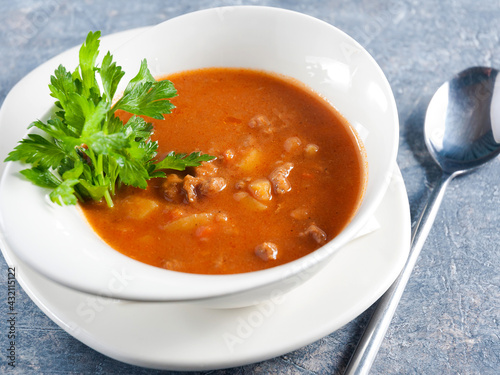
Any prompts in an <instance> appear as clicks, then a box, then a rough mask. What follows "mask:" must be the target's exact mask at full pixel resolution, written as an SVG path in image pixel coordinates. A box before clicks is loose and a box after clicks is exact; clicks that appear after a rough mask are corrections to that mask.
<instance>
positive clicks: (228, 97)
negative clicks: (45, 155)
mask: <svg viewBox="0 0 500 375" xmlns="http://www.w3.org/2000/svg"><path fill="white" fill-rule="evenodd" d="M166 78H167V79H169V80H171V81H172V82H173V83H174V85H175V87H176V88H177V90H178V96H177V97H175V98H174V99H173V100H172V102H173V103H174V104H175V106H176V108H175V109H174V111H173V112H172V113H171V114H169V115H167V116H166V119H165V120H152V122H153V124H154V129H155V132H154V136H153V139H154V140H158V142H159V150H160V153H159V156H160V157H161V156H163V155H165V154H166V153H167V152H169V151H172V150H174V151H176V152H186V153H189V152H191V151H195V150H197V151H201V152H203V153H208V154H211V155H214V156H217V159H216V160H214V161H212V162H210V163H206V164H205V165H204V166H203V167H198V168H192V169H190V170H188V171H186V172H181V173H179V172H172V173H175V175H176V176H174V175H172V176H170V177H169V178H168V179H154V180H151V181H150V182H149V184H148V188H147V189H146V190H141V189H136V188H131V187H126V188H123V189H121V190H120V191H119V193H118V194H117V196H115V197H114V203H115V207H114V208H112V209H109V208H107V206H106V205H105V203H103V202H98V203H96V202H88V203H85V204H82V205H81V206H82V209H83V212H84V214H85V216H86V218H87V219H88V222H89V223H90V225H91V226H92V227H93V229H94V230H95V231H96V232H97V234H98V235H99V236H100V237H101V238H102V239H103V240H104V241H105V242H107V243H108V244H109V245H110V246H111V247H113V248H114V249H116V250H118V251H119V252H121V253H123V254H125V255H127V256H129V257H131V258H133V259H136V260H138V261H141V262H144V263H147V264H150V265H153V266H157V267H163V268H167V269H172V270H177V271H182V272H190V273H200V274H230V273H241V272H249V271H255V270H261V269H265V268H269V267H273V266H276V265H280V264H283V263H286V262H290V261H292V260H295V259H297V258H299V257H302V256H304V255H306V254H308V253H311V252H312V251H314V250H316V249H318V248H319V247H320V246H322V245H323V244H324V243H325V242H327V241H329V240H330V239H332V238H333V237H335V236H336V235H337V234H338V233H339V232H340V231H341V230H342V229H343V228H344V227H345V226H346V225H347V223H348V222H349V221H350V220H351V218H352V217H353V215H354V213H355V211H356V209H357V208H358V206H359V204H360V201H361V198H362V195H363V192H364V188H365V184H366V172H365V170H366V168H365V164H366V161H365V157H364V151H363V148H362V145H361V143H360V141H359V140H358V139H357V136H356V134H355V132H354V131H353V130H352V129H351V127H350V126H349V124H348V123H347V122H346V121H345V120H344V119H343V118H342V116H340V115H339V114H338V113H337V111H336V110H335V109H334V108H333V107H332V106H331V105H330V104H329V103H327V102H326V101H325V100H324V99H322V98H321V97H319V96H318V95H317V94H315V93H313V92H312V91H311V90H309V89H308V88H306V87H304V86H303V85H302V84H300V83H297V82H295V81H292V80H290V79H285V78H283V77H279V76H277V75H272V74H268V73H264V72H260V71H252V70H247V69H227V68H210V69H201V70H195V71H188V72H182V73H178V74H174V75H171V76H168V77H166ZM120 116H123V118H126V117H127V116H128V115H127V114H121V115H120ZM149 120H151V119H149ZM289 163H291V164H289ZM290 165H293V168H292V169H291V170H289V173H288V176H285V175H286V170H287V169H289V167H290ZM280 166H281V168H283V166H285V168H284V169H282V170H281V171H282V172H284V173H278V174H276V168H279V167H280ZM273 171H274V172H273ZM273 173H274V174H273ZM186 175H189V176H188V177H186ZM276 176H278V180H276V179H274V180H272V178H273V177H276ZM284 176H285V177H284ZM193 178H194V180H193ZM214 178H215V179H216V180H214ZM187 179H189V181H188V182H186V181H187ZM271 180H272V181H271ZM167 181H168V182H167ZM179 181H180V182H179ZM193 181H196V183H197V184H196V183H194V182H193ZM200 181H205V182H201V183H200ZM207 181H211V182H212V183H207ZM214 181H216V182H217V183H214ZM255 181H257V183H256V182H255ZM266 181H267V182H266ZM273 182H274V183H275V184H276V186H275V185H274V184H273ZM280 183H284V184H285V185H280ZM287 183H288V184H289V185H288V188H289V191H285V190H287V185H286V184H287ZM206 185H208V188H207V186H206ZM222 185H225V186H224V187H223V188H222V189H221V187H222ZM270 185H271V188H270V189H269V186H270ZM278 190H279V191H278ZM311 228H312V229H311Z"/></svg>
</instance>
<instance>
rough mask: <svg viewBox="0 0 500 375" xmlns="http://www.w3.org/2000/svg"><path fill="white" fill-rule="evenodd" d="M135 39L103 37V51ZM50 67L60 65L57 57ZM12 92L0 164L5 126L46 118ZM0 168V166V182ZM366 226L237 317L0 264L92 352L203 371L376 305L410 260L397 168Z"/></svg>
mask: <svg viewBox="0 0 500 375" xmlns="http://www.w3.org/2000/svg"><path fill="white" fill-rule="evenodd" d="M137 32H139V30H131V31H128V32H123V33H119V34H113V35H110V36H108V37H105V38H103V39H102V49H108V48H109V47H108V46H109V45H112V44H114V45H116V43H120V42H121V41H124V40H127V39H128V38H129V37H130V36H131V35H133V34H135V33H137ZM59 62H62V63H64V60H62V61H61V58H60V57H58V61H57V63H59ZM55 63H56V61H52V60H51V61H49V62H48V63H46V64H44V65H43V66H42V68H41V69H40V68H39V69H37V70H36V71H34V72H33V73H31V74H29V75H28V76H26V77H25V78H24V79H23V81H22V82H21V83H22V86H23V87H26V86H25V85H30V84H35V83H36V82H40V80H41V79H45V78H46V77H48V76H49V74H50V73H51V71H52V69H53V68H54V66H55ZM19 87H20V85H17V86H16V87H14V89H13V90H12V91H11V92H10V94H9V95H8V96H7V98H6V99H5V102H4V104H3V107H2V110H1V112H0V125H2V126H1V127H0V133H1V134H2V137H0V158H1V159H2V160H3V159H4V158H5V155H6V153H7V152H8V151H9V150H11V149H12V147H13V146H14V145H15V143H16V142H17V140H18V139H19V137H20V136H22V135H23V133H24V131H25V129H12V128H8V127H6V125H5V124H8V122H7V121H8V120H9V119H14V118H15V119H16V120H17V121H18V122H19V121H21V122H22V121H24V120H25V123H29V121H32V120H33V114H36V113H40V109H43V108H47V103H44V102H43V100H42V101H39V102H37V101H35V100H32V99H31V98H29V97H27V95H29V93H28V94H27V93H26V91H25V90H20V89H19ZM46 97H47V98H49V96H48V94H47V95H46ZM43 98H44V97H43ZM49 99H50V98H49ZM26 100H30V101H31V103H33V107H32V108H31V109H30V110H29V111H26V113H18V112H15V113H13V112H12V111H10V110H9V109H11V108H16V107H17V105H18V103H19V101H26ZM49 105H50V102H49ZM28 112H29V113H28ZM3 168H4V165H3V164H1V165H0V173H1V172H2V170H3ZM375 216H376V219H377V221H378V223H379V224H380V226H381V227H380V229H378V230H377V231H375V232H372V233H370V234H368V235H365V236H363V237H361V238H358V239H356V240H354V241H352V242H351V243H349V244H348V245H347V246H345V247H344V248H342V250H341V251H339V252H338V253H337V254H336V255H335V256H334V258H333V259H332V261H331V262H330V263H329V264H328V265H327V266H326V267H325V268H324V269H323V270H322V271H320V272H319V273H318V274H317V275H316V276H315V277H314V278H312V279H311V280H309V281H307V282H306V283H305V284H304V285H302V286H300V287H298V288H297V289H295V290H294V291H292V292H290V293H288V294H286V295H285V296H284V297H282V298H277V299H275V300H274V301H273V302H269V303H267V304H262V305H259V306H254V307H248V308H243V309H232V310H216V309H209V308H204V307H200V306H198V305H194V304H192V305H190V304H175V303H145V302H120V301H113V300H108V299H103V298H100V297H95V296H91V295H87V294H84V293H81V292H77V291H74V290H71V289H69V288H66V287H63V286H61V285H59V284H56V283H54V282H53V281H50V280H48V279H46V278H44V277H43V276H41V275H39V274H38V273H36V272H35V271H33V270H32V269H31V268H29V267H28V266H27V265H25V264H24V263H23V262H22V261H21V260H20V259H18V258H17V257H16V256H15V255H14V254H13V253H12V251H11V250H10V249H8V248H7V247H6V246H2V252H3V255H4V257H5V259H6V261H7V263H8V264H9V265H10V266H15V267H16V272H17V274H18V275H19V276H18V280H19V283H20V284H21V286H22V287H23V288H24V290H25V291H26V293H27V294H28V295H29V296H30V297H31V299H32V300H33V301H34V302H35V303H36V304H37V305H38V307H40V309H41V310H43V311H44V313H45V314H47V315H48V316H49V317H50V318H51V319H52V320H53V321H54V322H55V323H57V324H58V325H59V326H60V327H61V328H63V329H64V330H66V331H67V332H68V333H70V334H71V335H72V336H74V337H75V338H77V339H78V340H80V341H81V342H83V343H85V344H86V345H88V346H90V347H91V348H93V349H95V350H97V351H99V352H101V353H103V354H105V355H108V356H110V357H112V358H115V359H117V360H120V361H123V362H126V363H130V364H134V365H139V366H144V367H151V368H158V369H169V370H209V369H215V368H225V367H233V366H239V365H244V364H248V363H253V362H257V361H262V360H266V359H269V358H272V357H275V356H278V355H281V354H285V353H287V352H290V351H292V350H295V349H298V348H300V347H302V346H304V345H307V344H309V343H312V342H314V341H316V340H318V339H320V338H321V337H324V336H326V335H328V334H330V333H331V332H333V331H335V330H336V329H338V328H340V327H341V326H343V325H344V324H346V323H347V322H349V321H350V320H352V319H354V318H355V317H356V316H358V315H359V314H360V313H361V312H363V311H364V310H365V309H367V308H368V307H369V306H370V305H371V304H372V303H373V302H375V301H376V300H377V299H378V298H379V297H380V296H381V295H382V294H383V293H384V292H385V290H387V288H388V287H389V286H390V284H391V283H392V282H393V280H394V279H395V278H396V277H397V275H398V273H399V271H400V270H401V268H402V266H403V264H404V262H405V260H406V258H407V255H408V251H409V242H410V214H409V206H408V199H407V195H406V190H405V187H404V183H403V180H402V177H401V174H400V172H399V169H398V168H395V172H394V175H393V176H392V180H391V183H390V185H389V188H388V191H387V193H386V195H385V197H384V199H383V201H382V203H381V205H380V207H379V208H378V210H377V211H376V215H375Z"/></svg>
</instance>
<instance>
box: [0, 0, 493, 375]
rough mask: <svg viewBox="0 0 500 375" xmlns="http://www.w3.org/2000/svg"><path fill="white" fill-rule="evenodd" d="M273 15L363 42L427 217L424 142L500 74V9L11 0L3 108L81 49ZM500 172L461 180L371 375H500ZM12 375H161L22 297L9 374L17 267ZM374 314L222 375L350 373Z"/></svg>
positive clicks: (0, 36) (4, 29)
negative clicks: (437, 113) (448, 99)
mask: <svg viewBox="0 0 500 375" xmlns="http://www.w3.org/2000/svg"><path fill="white" fill-rule="evenodd" d="M239 4H250V5H270V6H278V7H283V8H287V9H292V10H296V11H300V12H303V13H306V14H309V15H312V16H315V17H317V18H320V19H322V20H324V21H326V22H329V23H331V24H332V25H335V26H337V27H338V28H340V29H342V30H344V31H345V32H347V33H348V34H350V35H351V36H353V37H354V38H355V39H357V40H358V41H359V42H360V43H361V44H362V45H363V46H364V47H365V48H366V49H367V50H368V51H369V52H370V53H371V54H372V55H373V56H374V58H375V59H376V60H377V61H378V63H379V64H380V66H381V67H382V69H383V71H384V72H385V74H386V75H387V77H388V79H389V82H390V84H391V86H392V88H393V91H394V94H395V97H396V101H397V104H398V110H399V116H400V123H401V135H400V150H399V154H398V164H399V167H400V169H401V171H402V174H403V177H404V180H405V183H406V186H407V191H408V197H409V201H410V205H411V215H412V219H413V220H415V217H416V216H417V215H418V213H419V212H420V210H421V208H422V205H423V203H424V201H425V198H426V197H427V195H428V194H429V191H430V187H431V186H432V184H433V182H434V181H435V180H436V178H437V176H438V175H439V171H438V170H437V169H436V167H434V166H433V164H432V162H431V160H430V157H429V156H428V155H427V153H426V151H425V149H424V144H423V141H422V124H423V118H424V113H425V109H426V106H427V103H428V101H429V99H430V97H431V95H432V93H433V92H434V90H435V89H436V88H437V87H438V86H439V85H440V84H441V83H442V82H443V81H445V80H446V79H448V78H449V77H450V76H451V75H452V74H453V73H454V72H458V71H460V70H462V69H464V68H466V67H468V66H473V65H487V66H494V67H496V68H500V41H499V38H500V22H498V20H499V19H500V3H499V2H498V1H488V2H478V1H471V0H457V1H453V2H446V3H445V2H440V1H421V2H419V1H411V0H405V1H395V0H394V1H381V0H376V1H353V2H350V1H347V0H331V1H309V2H306V1H299V0H289V1H286V0H285V1H271V0H268V1H258V0H254V1H229V0H226V1H222V0H199V1H190V2H189V3H188V2H187V1H186V2H174V1H159V0H150V1H147V2H144V3H143V4H142V3H141V2H139V1H127V2H122V1H119V0H112V1H106V2H105V1H97V0H87V1H85V2H73V1H69V0H47V1H43V0H22V1H21V0H20V1H7V0H0V103H1V102H3V100H4V98H5V96H6V95H7V93H8V92H9V90H10V89H11V88H12V87H13V86H14V85H15V84H16V82H18V81H19V80H20V79H21V78H22V77H23V76H25V75H26V74H27V73H29V72H30V71H31V70H32V69H34V68H35V67H37V66H38V65H39V64H41V63H42V62H44V61H46V60H47V59H49V58H51V57H53V56H55V55H57V54H58V53H61V52H63V51H65V50H66V49H68V48H69V47H73V46H75V45H77V44H80V43H81V41H82V40H83V38H84V37H85V35H86V34H87V32H88V31H89V30H102V32H103V34H104V35H106V34H110V33H113V32H116V31H121V30H126V29H130V28H134V27H139V26H146V25H153V24H156V23H159V22H161V21H164V20H167V19H169V18H171V17H174V16H177V15H180V14H183V13H186V12H190V11H193V10H197V9H203V8H209V7H213V6H221V5H239ZM499 171H500V160H495V161H493V162H492V163H490V164H488V165H487V166H486V167H485V168H483V169H481V170H479V171H477V172H475V173H474V174H472V175H469V176H465V177H462V178H458V179H456V180H455V181H454V182H452V184H451V187H450V189H449V190H448V192H447V195H446V197H445V201H444V203H443V205H442V207H441V211H440V214H439V215H438V217H437V220H436V223H435V225H434V228H433V230H432V232H431V234H430V237H429V238H428V240H427V243H426V247H425V248H424V250H423V252H422V254H421V257H420V259H419V262H418V264H417V268H416V269H415V271H414V273H413V276H412V279H411V280H410V283H409V285H408V287H407V290H406V292H405V294H404V296H403V299H402V301H401V304H400V306H399V308H398V310H397V313H396V316H395V318H394V320H393V323H392V325H391V327H390V329H389V331H388V333H387V337H386V339H385V341H384V343H383V345H382V348H381V350H380V353H379V355H378V357H377V359H376V361H375V363H374V366H373V369H372V373H373V374H498V373H500V245H499V244H500V231H499V230H498V227H499V226H500V209H499V207H500V176H499V173H498V172H499ZM0 267H1V271H0V372H1V373H5V374H42V373H44V374H52V373H57V374H69V373H71V374H77V373H78V374H80V373H85V374H87V373H95V374H124V373H127V374H153V373H159V372H157V371H153V370H147V369H143V368H139V367H135V366H130V365H127V364H123V363H121V362H118V361H115V360H113V359H110V358H108V357H106V356H103V355H101V354H100V353H98V352H96V351H94V350H92V349H90V348H88V347H86V346H85V345H84V344H82V343H80V342H78V341H77V340H75V339H74V338H73V337H71V336H70V335H68V334H67V333H66V332H65V331H63V330H62V329H60V328H59V327H58V326H57V325H56V324H55V323H53V322H52V321H51V320H50V319H49V318H47V317H46V316H45V315H44V314H43V313H42V311H41V310H40V309H39V308H38V307H37V306H36V305H35V304H34V303H33V302H32V301H31V300H30V299H29V297H28V296H27V295H26V294H24V293H23V291H22V290H18V293H17V300H16V308H17V311H18V320H17V325H16V329H17V333H18V340H17V347H16V356H17V366H16V367H15V368H11V367H10V366H8V364H7V358H6V357H7V349H8V339H7V332H8V322H7V311H8V305H7V265H6V264H5V261H4V260H3V259H2V260H1V262H0ZM371 310H372V309H368V311H366V312H365V313H363V314H361V315H360V316H359V317H358V318H356V319H355V320H353V321H352V322H350V323H348V324H347V325H345V326H344V327H343V328H341V329H339V330H338V331H336V332H333V333H332V334H330V335H329V336H327V337H325V338H323V339H321V340H319V341H317V342H315V343H313V344H310V345H308V346H306V347H304V348H302V349H299V350H296V351H294V352H292V353H289V354H287V355H284V356H281V357H279V358H275V359H272V360H269V361H266V362H263V363H258V364H254V365H248V366H244V367H241V368H235V369H228V370H221V371H213V372H211V373H212V374H243V373H244V374H249V373H255V374H271V373H274V374H278V373H279V374H332V373H335V374H340V373H342V371H343V369H344V368H345V366H346V364H347V361H348V359H349V357H350V355H351V354H352V352H353V350H354V347H355V345H356V342H357V340H358V339H359V337H360V335H361V333H362V331H363V327H364V326H365V324H366V322H367V320H368V319H369V316H370V313H371Z"/></svg>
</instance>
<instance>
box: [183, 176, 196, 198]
mask: <svg viewBox="0 0 500 375" xmlns="http://www.w3.org/2000/svg"><path fill="white" fill-rule="evenodd" d="M199 183H200V178H199V177H193V176H191V175H189V174H188V175H186V177H184V183H183V184H182V189H183V190H184V193H185V194H186V198H187V200H188V202H190V203H193V202H195V201H196V199H197V198H198V194H197V193H196V187H197V186H198V184H199Z"/></svg>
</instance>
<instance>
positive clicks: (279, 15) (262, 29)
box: [0, 6, 399, 306]
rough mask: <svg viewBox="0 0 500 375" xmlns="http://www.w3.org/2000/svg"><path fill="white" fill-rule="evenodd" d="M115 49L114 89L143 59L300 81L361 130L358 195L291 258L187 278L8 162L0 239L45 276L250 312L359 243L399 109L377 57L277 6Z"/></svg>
mask: <svg viewBox="0 0 500 375" xmlns="http://www.w3.org/2000/svg"><path fill="white" fill-rule="evenodd" d="M103 52H106V51H103ZM112 53H113V54H114V56H115V61H117V63H118V64H119V65H121V66H122V67H123V68H124V70H125V71H126V72H127V76H126V77H124V79H123V82H128V80H129V79H130V78H131V77H132V76H133V75H135V73H136V72H137V71H138V68H139V64H140V60H141V59H142V58H147V60H148V64H149V66H150V69H151V71H152V73H153V75H155V76H162V75H165V74H169V73H173V72H177V71H182V70H187V69H195V68H202V67H211V66H219V67H248V68H255V69H262V70H266V71H271V72H276V73H280V74H284V75H287V76H290V77H293V78H296V79H298V80H300V81H302V82H303V83H305V84H307V85H308V86H310V87H311V88H312V89H313V90H315V91H316V92H318V93H319V94H321V95H322V96H324V97H325V98H326V99H327V100H329V101H330V102H331V103H333V105H334V106H335V107H336V108H337V109H338V110H339V112H340V113H341V114H343V115H344V116H345V118H346V119H347V120H348V121H349V122H350V123H351V124H352V125H353V126H354V127H355V128H356V129H357V131H358V133H359V134H360V136H361V138H362V140H363V142H364V145H365V149H366V153H367V158H368V175H369V178H368V185H367V188H366V192H365V196H364V200H363V203H362V204H361V206H360V208H359V210H358V213H357V214H356V216H355V217H354V218H353V220H352V221H351V223H350V224H349V225H348V226H347V227H346V228H345V229H344V230H343V231H342V233H340V234H339V235H338V236H337V237H336V238H334V239H333V240H332V241H330V242H329V243H328V244H326V245H325V246H323V247H322V248H320V249H318V250H317V251H315V252H314V253H312V254H310V255H308V256H305V257H303V258H301V259H298V260H296V261H294V262H291V263H288V264H285V265H282V266H278V267H275V268H271V269H267V270H264V271H258V272H250V273H244V274H235V275H194V274H184V273H178V272H173V271H168V270H164V269H160V268H156V267H153V266H149V265H146V264H143V263H140V262H137V261H135V260H133V259H131V258H128V257H126V256H124V255H122V254H121V253H119V252H117V251H115V250H113V249H112V248H110V247H109V246H108V245H106V244H105V243H104V242H103V241H102V240H101V239H100V238H99V237H98V236H97V235H96V234H95V233H94V232H93V230H92V229H91V228H90V227H89V226H88V225H87V223H86V222H85V220H84V219H83V217H82V215H81V213H80V212H79V210H78V208H76V207H59V206H55V205H53V204H50V203H48V200H47V198H46V197H47V191H45V190H43V189H41V188H38V187H36V186H34V185H32V184H30V183H29V182H27V181H25V180H23V179H22V178H20V176H19V173H18V172H19V170H20V169H22V168H24V166H22V165H20V164H19V163H9V165H8V166H7V168H6V169H5V172H4V173H3V175H2V180H1V185H0V229H1V232H2V236H3V241H5V242H6V244H7V245H8V246H9V247H10V248H11V249H12V250H13V251H14V252H15V254H16V255H18V256H19V257H20V258H21V259H22V260H24V261H25V262H26V263H27V264H28V265H30V266H31V267H32V268H33V269H35V270H37V271H38V272H40V273H41V274H43V275H45V276H46V277H48V278H50V279H52V280H54V281H56V282H58V283H61V284H63V285H66V286H68V287H70V288H74V289H77V290H80V291H84V292H88V293H92V294H96V295H102V296H108V297H113V298H119V299H128V300H137V301H197V302H200V301H203V302H204V303H209V304H212V305H214V306H242V305H249V304H253V303H256V302H258V301H261V300H263V299H267V298H279V297H280V295H281V294H283V293H285V292H286V291H288V290H290V289H292V288H294V287H296V286H298V285H300V284H301V283H302V282H304V281H305V280H307V279H308V278H309V277H311V276H312V275H314V274H315V272H316V271H317V270H319V269H320V268H321V267H322V266H324V265H325V264H326V263H325V262H328V261H329V260H330V259H331V257H332V255H333V254H334V253H335V252H336V251H337V250H338V249H340V248H341V247H342V246H343V245H344V244H346V243H347V242H348V241H350V240H351V239H353V238H354V237H355V236H356V234H357V233H358V232H359V231H360V229H362V227H363V225H364V224H365V223H366V222H367V221H368V219H369V218H370V217H371V216H372V214H373V213H374V211H375V209H376V208H377V206H378V205H379V203H380V201H381V199H382V197H383V195H384V193H385V191H386V188H387V186H388V183H389V181H390V176H391V175H392V171H393V168H394V167H395V160H396V154H397V147H398V135H399V123H398V118H397V110H396V104H395V101H394V97H393V94H392V91H391V88H390V86H389V84H388V82H387V79H386V78H385V76H384V74H383V72H382V71H381V69H380V68H379V66H378V65H377V63H376V62H375V61H374V59H373V58H372V57H371V56H370V55H369V54H368V53H367V52H366V51H365V50H364V49H363V48H362V47H361V46H360V45H359V44H358V43H357V42H356V41H354V40H353V39H352V38H350V37H349V36H348V35H346V34H345V33H343V32H342V31H340V30H338V29H336V28H335V27H333V26H331V25H329V24H327V23H325V22H323V21H320V20H318V19H315V18H312V17H310V16H306V15H303V14H300V13H296V12H292V11H288V10H283V9H278V8H269V7H252V6H236V7H223V8H215V9H208V10H203V11H198V12H194V13H190V14H186V15H183V16H180V17H177V18H174V19H171V20H168V21H166V22H164V23H161V24H159V25H158V26H155V27H153V28H150V29H148V30H146V31H145V32H143V33H142V34H140V35H139V36H137V37H135V38H134V39H132V40H131V41H129V42H127V43H125V44H124V45H122V46H120V47H119V48H117V49H116V50H115V51H112ZM41 84H44V85H45V84H46V83H45V82H44V83H41ZM49 110H50V108H46V113H48V112H49ZM43 115H44V113H43V112H42V113H40V117H42V116H43ZM33 120H34V119H33ZM26 125H27V124H15V125H13V126H22V127H25V126H26Z"/></svg>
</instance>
